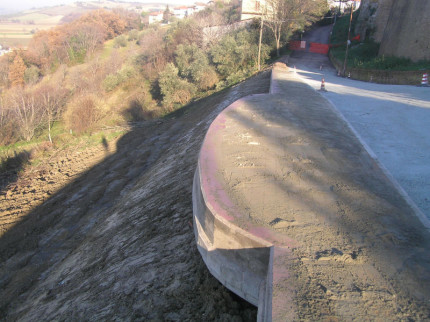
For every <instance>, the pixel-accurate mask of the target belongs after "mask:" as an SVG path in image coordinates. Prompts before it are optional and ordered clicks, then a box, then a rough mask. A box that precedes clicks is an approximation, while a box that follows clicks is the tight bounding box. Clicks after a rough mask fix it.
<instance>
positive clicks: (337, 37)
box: [330, 10, 360, 44]
mask: <svg viewBox="0 0 430 322" xmlns="http://www.w3.org/2000/svg"><path fill="white" fill-rule="evenodd" d="M359 14H360V10H356V11H355V12H354V13H353V14H352V23H351V38H352V37H354V36H355V35H354V30H355V23H356V21H357V18H358V15H359ZM349 20H350V15H346V16H343V17H340V18H338V19H337V21H336V24H335V25H334V27H333V31H332V34H331V37H330V42H331V43H332V44H340V43H346V41H347V40H348V28H349Z"/></svg>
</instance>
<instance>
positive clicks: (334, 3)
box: [327, 0, 361, 12]
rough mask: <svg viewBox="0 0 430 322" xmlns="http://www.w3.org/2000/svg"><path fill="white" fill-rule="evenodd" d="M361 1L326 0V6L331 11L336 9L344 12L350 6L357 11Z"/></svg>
mask: <svg viewBox="0 0 430 322" xmlns="http://www.w3.org/2000/svg"><path fill="white" fill-rule="evenodd" d="M360 2H361V1H356V0H350V1H346V2H344V1H339V0H328V1H327V3H328V6H329V7H330V8H333V9H337V10H338V11H340V12H345V9H346V8H349V7H351V5H352V6H353V7H354V9H357V8H358V7H359V6H360Z"/></svg>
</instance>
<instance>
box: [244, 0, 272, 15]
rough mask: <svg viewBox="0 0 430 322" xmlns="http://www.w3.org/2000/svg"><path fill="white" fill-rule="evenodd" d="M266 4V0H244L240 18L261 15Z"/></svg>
mask: <svg viewBox="0 0 430 322" xmlns="http://www.w3.org/2000/svg"><path fill="white" fill-rule="evenodd" d="M265 4H266V2H265V1H264V0H242V12H241V14H240V20H248V19H252V18H255V17H259V16H261V14H262V10H263V7H264V6H265Z"/></svg>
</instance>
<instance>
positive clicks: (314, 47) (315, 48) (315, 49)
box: [309, 42, 329, 55]
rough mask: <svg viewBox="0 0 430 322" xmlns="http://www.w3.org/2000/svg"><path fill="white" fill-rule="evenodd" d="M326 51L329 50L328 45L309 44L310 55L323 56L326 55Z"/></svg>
mask: <svg viewBox="0 0 430 322" xmlns="http://www.w3.org/2000/svg"><path fill="white" fill-rule="evenodd" d="M328 50H329V45H327V44H318V43H316V42H311V46H310V48H309V51H310V52H311V53H317V54H324V55H327V53H328Z"/></svg>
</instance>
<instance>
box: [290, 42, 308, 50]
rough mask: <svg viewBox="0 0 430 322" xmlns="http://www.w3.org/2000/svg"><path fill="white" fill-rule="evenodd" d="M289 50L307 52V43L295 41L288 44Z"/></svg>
mask: <svg viewBox="0 0 430 322" xmlns="http://www.w3.org/2000/svg"><path fill="white" fill-rule="evenodd" d="M288 48H289V49H290V50H305V49H306V41H300V40H293V41H290V42H289V44H288Z"/></svg>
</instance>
